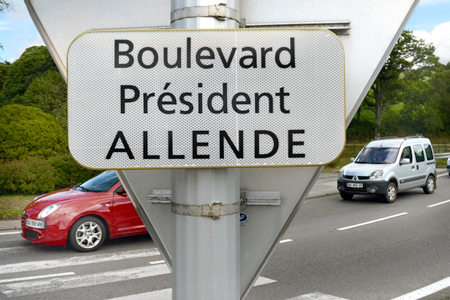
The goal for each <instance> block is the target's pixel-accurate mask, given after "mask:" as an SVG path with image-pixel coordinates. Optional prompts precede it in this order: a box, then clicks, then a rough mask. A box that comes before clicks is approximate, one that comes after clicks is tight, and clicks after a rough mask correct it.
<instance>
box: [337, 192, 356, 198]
mask: <svg viewBox="0 0 450 300" xmlns="http://www.w3.org/2000/svg"><path fill="white" fill-rule="evenodd" d="M339 193H340V194H341V197H342V199H344V200H352V198H353V194H349V193H346V192H339Z"/></svg>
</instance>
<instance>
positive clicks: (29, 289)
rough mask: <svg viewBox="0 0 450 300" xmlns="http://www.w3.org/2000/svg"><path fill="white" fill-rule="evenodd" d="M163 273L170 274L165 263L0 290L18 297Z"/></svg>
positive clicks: (8, 285) (36, 282)
mask: <svg viewBox="0 0 450 300" xmlns="http://www.w3.org/2000/svg"><path fill="white" fill-rule="evenodd" d="M164 274H170V270H169V268H168V267H167V266H166V265H165V264H161V265H154V266H146V267H138V268H132V269H125V270H118V271H109V272H103V273H96V274H87V275H80V276H71V277H61V278H53V279H49V280H38V281H27V282H20V283H11V284H5V285H0V291H1V292H2V293H3V294H5V295H6V296H8V297H19V296H25V295H31V294H39V293H44V292H54V291H59V290H65V289H73V288H80V287H87V286H95V285H100V284H105V283H113V282H118V281H124V280H131V279H139V278H145V277H153V276H159V275H164Z"/></svg>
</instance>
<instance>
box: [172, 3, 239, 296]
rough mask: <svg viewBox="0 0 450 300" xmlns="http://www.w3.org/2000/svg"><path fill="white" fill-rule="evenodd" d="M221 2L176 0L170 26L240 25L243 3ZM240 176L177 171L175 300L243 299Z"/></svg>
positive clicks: (174, 186) (174, 195)
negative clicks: (240, 263) (240, 262)
mask: <svg viewBox="0 0 450 300" xmlns="http://www.w3.org/2000/svg"><path fill="white" fill-rule="evenodd" d="M220 3H221V4H220V5H219V4H218V3H217V2H213V1H211V0H193V1H187V0H172V13H171V20H172V24H171V27H172V28H173V29H182V28H183V29H186V28H192V29H218V28H239V23H238V20H239V17H238V9H239V1H238V0H236V1H220ZM239 176H240V170H239V169H238V168H229V169H177V170H173V171H172V270H173V274H172V280H173V283H172V287H173V294H172V299H177V300H179V299H196V300H202V299H205V300H210V299H215V300H222V299H223V300H237V299H239V298H240V277H239V274H240V267H239V261H240V260H239V251H240V250H239V248H240V247H239V239H240V237H239V232H240V229H239V207H240V205H239V199H240V197H239V192H240V187H239V182H240V178H239ZM208 215H209V216H208Z"/></svg>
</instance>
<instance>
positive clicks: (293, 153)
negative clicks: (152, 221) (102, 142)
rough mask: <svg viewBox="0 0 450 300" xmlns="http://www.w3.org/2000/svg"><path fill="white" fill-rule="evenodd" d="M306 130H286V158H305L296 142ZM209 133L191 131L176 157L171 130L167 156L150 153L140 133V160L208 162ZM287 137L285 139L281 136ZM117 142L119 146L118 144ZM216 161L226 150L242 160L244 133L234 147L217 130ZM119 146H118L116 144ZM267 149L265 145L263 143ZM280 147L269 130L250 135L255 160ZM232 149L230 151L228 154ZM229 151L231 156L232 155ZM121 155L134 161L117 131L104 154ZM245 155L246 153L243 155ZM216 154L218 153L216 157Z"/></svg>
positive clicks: (147, 140) (108, 155) (240, 132)
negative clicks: (188, 143)
mask: <svg viewBox="0 0 450 300" xmlns="http://www.w3.org/2000/svg"><path fill="white" fill-rule="evenodd" d="M304 133H305V131H304V130H303V129H298V130H288V134H287V141H285V140H284V139H283V143H284V142H287V145H288V151H287V152H288V153H286V155H287V157H288V158H304V157H305V154H304V153H298V147H299V146H303V145H304V142H303V141H299V140H298V135H299V134H304ZM208 136H209V131H208V130H197V131H192V134H191V141H192V147H191V149H192V150H191V153H177V154H175V153H174V151H173V149H174V147H173V145H174V136H173V131H168V132H167V143H168V145H167V148H164V149H167V153H149V142H150V143H151V141H149V136H148V131H144V132H142V158H143V159H149V160H158V159H161V155H163V156H164V157H163V159H185V158H186V157H188V158H190V159H210V154H208V147H209V142H208V141H205V140H207V139H208ZM262 136H265V139H264V140H265V141H267V138H269V139H271V140H272V143H271V144H272V149H271V150H270V151H268V152H266V153H261V142H262V140H261V137H262ZM282 138H286V137H282ZM119 142H120V143H119ZM218 142H219V158H220V159H224V158H225V155H226V154H225V152H226V151H227V155H228V156H227V158H229V155H234V156H235V157H236V158H239V159H243V158H244V131H242V130H240V131H239V141H238V143H237V145H235V144H234V143H233V141H232V140H231V138H230V137H229V135H228V133H227V132H226V131H223V130H221V131H219V141H218ZM120 144H121V145H122V146H121V147H120V146H119V145H120ZM265 145H266V146H267V144H265ZM279 145H280V141H279V137H277V135H276V134H275V133H273V132H272V131H268V130H255V131H254V132H253V146H254V149H253V150H254V151H253V152H252V155H253V157H254V158H269V157H272V156H274V155H275V154H276V153H277V152H278V148H279ZM132 146H133V149H136V147H135V146H136V145H132ZM230 150H231V151H230ZM231 152H232V153H233V154H231ZM120 153H126V155H127V156H128V158H129V159H135V155H134V153H133V151H132V150H131V147H130V145H129V144H128V141H127V139H126V138H125V135H124V134H123V132H122V131H118V132H117V134H116V136H115V138H114V141H113V142H112V144H111V147H110V148H109V151H108V154H107V155H106V159H111V158H112V156H113V154H114V156H117V155H123V154H120ZM246 153H248V152H246ZM216 155H217V154H216Z"/></svg>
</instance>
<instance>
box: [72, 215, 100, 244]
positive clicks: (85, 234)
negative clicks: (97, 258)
mask: <svg viewBox="0 0 450 300" xmlns="http://www.w3.org/2000/svg"><path fill="white" fill-rule="evenodd" d="M105 239H106V227H105V225H104V224H103V222H102V221H100V220H99V219H98V218H96V217H92V216H86V217H83V218H81V219H79V220H78V221H76V222H75V224H73V226H72V228H70V232H69V243H70V245H71V246H72V247H73V248H74V249H75V250H77V251H80V252H88V251H95V250H97V249H98V248H100V246H101V245H102V244H103V242H104V241H105Z"/></svg>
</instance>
